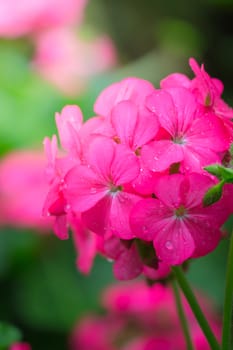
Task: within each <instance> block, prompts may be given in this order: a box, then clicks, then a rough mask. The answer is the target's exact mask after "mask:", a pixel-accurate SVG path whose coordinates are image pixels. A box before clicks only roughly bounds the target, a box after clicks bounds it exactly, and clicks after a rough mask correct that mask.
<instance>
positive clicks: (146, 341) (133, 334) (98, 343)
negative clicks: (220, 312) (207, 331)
mask: <svg viewBox="0 0 233 350" xmlns="http://www.w3.org/2000/svg"><path fill="white" fill-rule="evenodd" d="M198 300H199V301H200V303H201V304H202V305H203V306H204V310H205V314H206V316H207V317H208V320H209V322H210V324H211V326H212V328H213V331H214V333H215V335H216V336H217V338H219V337H220V334H221V327H220V322H219V320H218V317H217V315H216V314H215V312H214V309H213V307H212V305H211V304H210V302H209V301H208V300H206V298H204V297H203V296H200V295H199V297H198ZM182 302H184V304H183V305H184V309H185V312H186V314H187V319H188V322H189V327H190V332H191V335H192V339H193V343H194V345H195V349H196V350H207V349H209V345H208V343H207V342H206V339H205V337H204V335H203V333H202V331H201V330H200V328H199V326H198V324H197V323H196V321H195V319H194V316H193V314H192V312H191V310H190V308H189V307H188V305H187V304H186V303H185V300H182ZM102 305H103V306H104V308H105V310H106V311H107V313H106V314H105V315H102V316H95V315H90V316H86V317H85V318H84V319H82V320H81V321H80V322H79V323H78V324H77V325H76V326H75V328H74V330H73V332H72V336H71V349H72V350H78V349H79V350H88V349H93V350H97V349H98V350H99V349H101V350H110V349H111V350H116V349H122V350H123V349H127V350H154V349H159V350H183V349H186V344H185V340H184V337H183V334H182V329H181V326H180V323H179V318H178V315H177V312H176V304H175V300H174V297H173V294H172V291H171V289H169V288H166V287H164V286H162V285H160V284H156V285H154V286H153V287H148V286H147V285H146V284H144V283H143V282H141V281H137V282H134V283H132V282H131V284H129V283H126V284H124V283H123V284H120V285H114V286H111V287H108V289H107V290H106V291H105V293H104V295H103V301H102Z"/></svg>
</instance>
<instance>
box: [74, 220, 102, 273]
mask: <svg viewBox="0 0 233 350" xmlns="http://www.w3.org/2000/svg"><path fill="white" fill-rule="evenodd" d="M68 221H69V225H70V226H71V228H72V232H73V240H74V245H75V248H76V251H77V254H78V257H77V260H76V264H77V267H78V269H79V271H81V272H82V273H83V274H88V273H89V272H90V270H91V268H92V264H93V261H94V258H95V256H96V254H97V253H102V254H104V247H103V245H104V240H103V238H102V237H101V236H98V235H96V234H94V232H92V231H90V230H89V229H88V228H87V227H86V226H85V225H84V223H83V221H82V220H81V217H80V215H79V216H75V215H69V218H68Z"/></svg>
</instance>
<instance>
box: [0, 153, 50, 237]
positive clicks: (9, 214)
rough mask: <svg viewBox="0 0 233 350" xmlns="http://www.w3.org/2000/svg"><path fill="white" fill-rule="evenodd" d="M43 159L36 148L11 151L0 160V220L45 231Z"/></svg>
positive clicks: (47, 225) (48, 225) (46, 227)
mask: <svg viewBox="0 0 233 350" xmlns="http://www.w3.org/2000/svg"><path fill="white" fill-rule="evenodd" d="M45 166H46V158H45V156H44V155H43V154H42V153H40V152H38V151H28V150H27V151H26V150H25V151H15V152H12V153H9V154H8V155H6V156H5V157H4V158H3V159H1V160H0V223H1V224H4V225H10V226H23V227H30V228H38V229H42V230H48V229H50V228H51V227H52V220H53V219H52V218H48V217H47V218H45V217H43V216H42V208H43V203H44V200H45V197H46V192H47V182H46V179H45V174H44V172H45Z"/></svg>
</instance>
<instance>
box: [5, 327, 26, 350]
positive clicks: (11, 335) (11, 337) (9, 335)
mask: <svg viewBox="0 0 233 350" xmlns="http://www.w3.org/2000/svg"><path fill="white" fill-rule="evenodd" d="M21 338H22V335H21V332H20V331H19V330H18V328H16V327H14V326H12V325H10V324H8V323H6V322H0V350H7V349H8V347H9V346H10V345H11V344H12V343H14V342H17V341H19V340H21Z"/></svg>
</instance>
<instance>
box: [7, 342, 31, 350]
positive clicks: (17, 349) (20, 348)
mask: <svg viewBox="0 0 233 350" xmlns="http://www.w3.org/2000/svg"><path fill="white" fill-rule="evenodd" d="M31 349H32V348H31V346H30V345H29V344H28V343H14V344H12V345H11V346H10V348H9V350H31Z"/></svg>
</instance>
